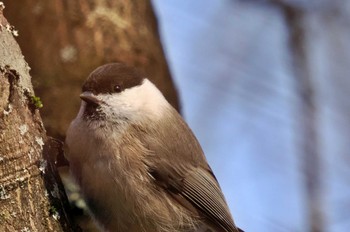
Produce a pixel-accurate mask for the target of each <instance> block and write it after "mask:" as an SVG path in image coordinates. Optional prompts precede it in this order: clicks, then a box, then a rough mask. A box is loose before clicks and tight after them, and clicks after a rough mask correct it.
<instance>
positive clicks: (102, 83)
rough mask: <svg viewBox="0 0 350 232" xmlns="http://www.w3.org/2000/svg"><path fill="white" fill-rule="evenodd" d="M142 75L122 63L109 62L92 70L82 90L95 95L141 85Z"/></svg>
mask: <svg viewBox="0 0 350 232" xmlns="http://www.w3.org/2000/svg"><path fill="white" fill-rule="evenodd" d="M143 80H144V77H143V76H142V75H141V73H140V72H139V71H138V70H137V69H135V68H133V67H129V66H127V65H125V64H122V63H109V64H105V65H102V66H100V67H98V68H96V69H95V70H94V71H92V72H91V73H90V75H89V77H88V79H87V80H86V81H85V83H84V84H83V87H82V92H91V93H93V94H95V95H97V94H100V93H102V94H106V93H110V94H112V93H118V92H122V91H124V90H125V89H128V88H132V87H135V86H138V85H141V84H142V82H143Z"/></svg>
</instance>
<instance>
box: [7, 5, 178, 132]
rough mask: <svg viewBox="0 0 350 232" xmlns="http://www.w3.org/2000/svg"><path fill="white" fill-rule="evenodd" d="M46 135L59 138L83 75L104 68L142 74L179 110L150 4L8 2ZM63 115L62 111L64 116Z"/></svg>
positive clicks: (74, 109) (73, 108)
mask: <svg viewBox="0 0 350 232" xmlns="http://www.w3.org/2000/svg"><path fill="white" fill-rule="evenodd" d="M4 2H5V3H6V6H7V9H6V12H5V15H6V16H7V17H8V18H9V20H10V21H11V22H12V23H13V24H14V25H15V27H16V28H18V29H19V33H20V36H19V37H18V43H19V44H20V46H21V48H22V50H23V53H24V55H25V57H26V59H27V61H28V63H29V64H30V66H31V67H32V71H31V73H32V76H33V79H34V87H36V92H37V93H38V94H39V96H40V97H41V98H42V101H43V104H44V108H43V109H42V116H43V120H44V124H45V127H46V129H47V130H48V133H49V134H50V135H53V136H55V137H60V138H63V137H64V134H65V131H66V128H67V127H68V124H69V122H70V121H71V120H72V118H73V117H74V116H75V114H76V113H77V111H78V106H79V97H78V94H79V93H80V88H81V85H82V82H83V81H84V80H85V79H86V77H87V75H88V74H89V73H90V72H91V71H92V70H93V69H95V68H96V67H97V66H99V65H101V64H104V63H107V62H116V61H119V62H123V63H126V64H129V65H132V66H136V67H137V68H139V69H141V70H142V71H143V72H144V73H145V75H147V76H148V77H149V78H150V79H151V80H152V81H153V82H154V83H155V84H156V85H157V86H158V88H160V90H161V91H162V92H163V94H164V95H165V97H166V98H167V99H168V101H169V102H170V103H171V104H172V105H173V106H175V108H177V109H179V107H178V100H177V97H176V91H175V88H174V86H173V83H172V81H171V78H170V73H169V69H168V66H167V64H166V60H165V57H164V53H163V50H162V47H161V43H160V39H159V35H158V29H157V23H156V19H155V17H154V13H153V9H152V6H151V3H150V1H148V0H145V1H111V0H110V1H108V0H79V1H70V0H52V1H46V0H21V1H15V0H8V1H4ZM63 109H64V110H63Z"/></svg>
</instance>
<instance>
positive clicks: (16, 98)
mask: <svg viewBox="0 0 350 232" xmlns="http://www.w3.org/2000/svg"><path fill="white" fill-rule="evenodd" d="M13 35H16V31H15V30H13V28H12V27H11V26H10V25H9V23H8V22H7V21H6V19H5V18H4V17H3V14H2V5H1V4H0V209H1V211H0V231H5V232H7V231H9V232H11V231H23V232H24V231H73V230H74V229H75V226H74V225H73V224H71V222H70V220H69V218H68V217H67V214H66V212H65V211H64V210H63V209H64V208H66V207H67V206H68V204H67V200H66V197H65V194H64V192H62V191H61V190H62V189H63V188H62V184H61V182H60V181H59V178H58V175H57V171H56V169H55V167H54V165H53V163H52V162H53V161H54V157H55V156H56V155H57V154H56V152H59V149H58V148H59V147H60V144H59V143H55V142H54V141H53V140H51V139H49V138H47V137H46V132H45V129H44V127H43V124H42V120H41V117H40V114H39V111H38V109H37V106H36V105H35V103H36V102H35V101H34V100H35V98H34V96H35V95H34V91H33V88H32V84H31V80H30V75H29V66H28V64H27V63H26V62H25V61H24V59H23V55H22V53H21V51H20V48H19V46H18V44H17V43H16V41H15V40H14V38H13ZM66 209H67V208H66Z"/></svg>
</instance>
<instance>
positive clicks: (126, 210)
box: [66, 63, 240, 232]
mask: <svg viewBox="0 0 350 232" xmlns="http://www.w3.org/2000/svg"><path fill="white" fill-rule="evenodd" d="M83 92H84V93H83V94H82V95H81V98H82V99H83V100H84V101H83V102H82V106H81V109H80V112H79V114H78V116H77V117H76V119H75V120H74V121H73V122H72V123H71V126H70V128H69V129H68V132H67V139H66V144H67V147H68V149H67V157H68V159H69V161H70V167H71V172H72V174H73V175H74V176H75V178H76V179H77V182H78V184H79V185H80V187H81V189H82V192H83V194H84V197H85V199H86V201H87V204H88V206H89V208H90V211H91V214H92V215H93V217H94V218H95V219H96V221H97V223H98V224H99V225H100V226H101V228H102V230H104V231H135V232H136V231H137V232H139V231H140V232H142V231H144V232H146V231H147V232H148V231H150V232H151V231H152V232H153V231H154V232H170V231H179V232H185V231H188V232H189V231H198V232H199V231H219V232H221V231H222V232H236V231H240V230H239V229H237V228H236V226H235V224H234V222H233V220H232V217H231V214H230V212H229V209H228V207H227V204H226V202H225V199H224V196H223V194H222V192H221V189H220V187H219V184H218V182H217V180H216V178H215V176H214V174H213V173H212V171H211V169H210V167H209V166H208V163H207V161H206V159H205V157H204V154H203V152H202V149H201V147H200V145H199V143H198V141H197V140H196V138H195V136H194V135H193V133H192V132H191V130H190V129H189V128H188V126H187V124H186V123H185V122H184V121H183V119H182V118H181V116H180V115H179V114H178V113H177V112H176V111H175V110H174V109H173V108H172V107H171V106H170V104H169V103H168V102H167V101H166V100H165V99H164V97H163V96H162V94H161V93H160V92H159V91H158V89H157V88H156V87H155V86H154V85H153V84H151V83H150V82H149V81H148V80H147V79H146V78H143V77H142V76H141V75H140V74H139V73H138V72H137V71H136V70H135V69H133V68H130V67H127V66H124V65H122V64H115V63H114V64H107V65H104V66H101V67H99V68H97V69H96V70H95V71H94V72H92V73H91V74H90V76H89V78H88V79H87V81H86V82H85V83H84V85H83Z"/></svg>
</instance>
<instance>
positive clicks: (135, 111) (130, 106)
mask: <svg viewBox="0 0 350 232" xmlns="http://www.w3.org/2000/svg"><path fill="white" fill-rule="evenodd" d="M101 99H102V100H103V101H105V102H107V103H108V106H106V109H105V112H106V111H110V113H114V114H117V115H119V116H123V115H124V116H127V117H128V118H130V117H131V118H138V117H144V116H148V117H151V118H154V117H157V118H158V117H160V116H162V115H163V113H164V110H166V109H167V108H168V107H169V106H170V105H169V103H168V102H167V100H166V99H165V98H164V96H163V94H162V93H161V92H160V91H159V90H158V89H157V87H156V86H155V85H154V84H152V83H151V82H150V81H149V80H148V79H145V80H144V81H143V83H142V84H141V85H139V86H135V87H133V88H130V89H126V90H124V91H123V92H121V93H118V94H104V95H102V96H101ZM106 113H107V112H106Z"/></svg>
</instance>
